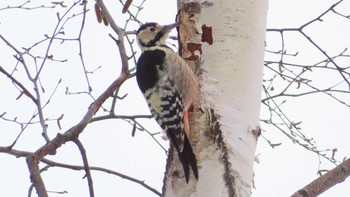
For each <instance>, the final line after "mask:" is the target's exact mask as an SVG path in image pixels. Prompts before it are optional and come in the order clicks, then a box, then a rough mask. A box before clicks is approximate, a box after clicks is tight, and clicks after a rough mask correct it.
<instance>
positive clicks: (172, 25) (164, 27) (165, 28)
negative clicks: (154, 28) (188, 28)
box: [162, 23, 180, 33]
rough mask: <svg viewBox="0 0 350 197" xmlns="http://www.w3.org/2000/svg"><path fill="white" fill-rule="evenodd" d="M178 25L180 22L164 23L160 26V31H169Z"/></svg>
mask: <svg viewBox="0 0 350 197" xmlns="http://www.w3.org/2000/svg"><path fill="white" fill-rule="evenodd" d="M179 25H180V23H172V24H169V25H164V26H163V28H162V31H163V32H165V33H169V32H170V31H171V30H172V29H174V28H175V27H178V26H179Z"/></svg>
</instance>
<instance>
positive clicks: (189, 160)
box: [179, 135, 198, 183]
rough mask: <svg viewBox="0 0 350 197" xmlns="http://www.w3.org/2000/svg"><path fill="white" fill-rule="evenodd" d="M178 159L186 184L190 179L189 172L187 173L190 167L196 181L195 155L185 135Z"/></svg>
mask: <svg viewBox="0 0 350 197" xmlns="http://www.w3.org/2000/svg"><path fill="white" fill-rule="evenodd" d="M179 158H180V161H181V163H182V166H183V168H184V172H185V178H186V182H187V183H188V181H189V179H190V171H189V167H190V166H191V168H192V171H193V174H194V177H196V179H197V180H198V166H197V160H196V155H195V154H194V153H193V150H192V146H191V144H190V142H189V140H188V138H187V136H186V135H185V139H184V148H183V150H182V152H181V153H179Z"/></svg>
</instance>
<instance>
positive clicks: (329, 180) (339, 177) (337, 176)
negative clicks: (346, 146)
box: [291, 159, 350, 197]
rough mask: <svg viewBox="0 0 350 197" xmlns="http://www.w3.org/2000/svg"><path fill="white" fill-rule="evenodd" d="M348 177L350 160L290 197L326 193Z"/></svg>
mask: <svg viewBox="0 0 350 197" xmlns="http://www.w3.org/2000/svg"><path fill="white" fill-rule="evenodd" d="M349 176H350V159H347V160H345V161H344V162H343V163H341V164H339V165H338V166H337V167H335V168H333V169H332V170H330V171H328V172H327V173H326V174H324V175H322V176H321V177H319V178H318V179H315V180H314V181H312V182H311V183H309V184H308V185H306V186H305V187H303V188H302V189H300V190H298V191H297V192H295V193H294V194H293V195H292V196H291V197H315V196H318V195H320V194H322V193H323V192H325V191H327V190H328V189H329V188H331V187H333V186H334V185H336V184H338V183H341V182H343V181H345V179H347V178H348V177H349Z"/></svg>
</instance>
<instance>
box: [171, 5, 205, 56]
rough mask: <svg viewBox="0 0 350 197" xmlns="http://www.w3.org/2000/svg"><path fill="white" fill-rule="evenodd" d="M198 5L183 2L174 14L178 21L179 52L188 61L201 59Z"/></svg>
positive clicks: (200, 30) (200, 29)
mask: <svg viewBox="0 0 350 197" xmlns="http://www.w3.org/2000/svg"><path fill="white" fill-rule="evenodd" d="M200 6H201V5H200V4H199V3H197V2H190V3H184V4H183V5H182V8H181V9H180V10H179V12H178V14H177V16H176V20H177V22H180V27H179V31H178V37H179V54H180V56H181V57H182V58H184V59H185V60H188V61H199V60H200V59H201V54H202V28H201V22H200V11H201V7H200Z"/></svg>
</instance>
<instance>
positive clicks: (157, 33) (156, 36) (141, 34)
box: [136, 23, 179, 50]
mask: <svg viewBox="0 0 350 197" xmlns="http://www.w3.org/2000/svg"><path fill="white" fill-rule="evenodd" d="M177 26H179V24H178V23H173V24H170V25H160V24H157V23H146V24H144V25H142V26H141V27H140V28H139V29H138V30H137V34H136V36H137V43H138V44H139V46H140V48H141V49H142V50H144V49H145V48H148V47H154V46H162V45H166V44H165V40H166V39H167V37H168V34H169V32H170V31H171V30H172V29H174V28H175V27H177Z"/></svg>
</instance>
